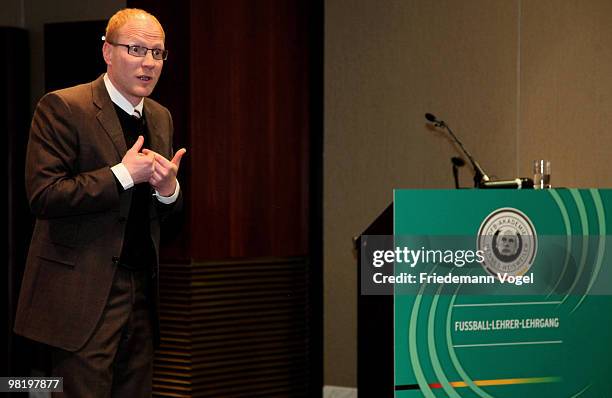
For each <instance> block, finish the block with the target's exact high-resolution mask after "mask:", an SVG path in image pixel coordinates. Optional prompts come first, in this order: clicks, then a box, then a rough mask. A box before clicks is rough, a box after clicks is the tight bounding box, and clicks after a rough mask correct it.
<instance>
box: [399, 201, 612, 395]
mask: <svg viewBox="0 0 612 398" xmlns="http://www.w3.org/2000/svg"><path fill="white" fill-rule="evenodd" d="M394 206H395V207H394V238H395V249H396V251H397V253H396V255H395V257H394V258H395V264H394V269H395V271H394V273H395V275H396V276H397V275H400V274H402V273H404V274H406V275H408V274H413V275H414V277H411V278H413V279H412V283H410V282H407V280H408V279H409V278H403V279H402V280H403V281H404V282H401V283H398V282H395V283H394V286H393V288H394V289H395V290H394V291H395V294H394V318H395V319H394V334H395V335H394V355H395V360H394V363H395V397H397V398H413V397H486V398H491V397H500V398H515V397H521V398H527V397H538V398H543V397H551V398H552V397H554V398H560V397H568V398H569V397H612V377H611V376H610V372H612V295H611V294H610V291H611V289H610V286H609V285H610V284H612V253H611V251H612V243H610V244H608V233H609V231H611V230H612V190H599V189H588V190H587V189H585V190H582V189H581V190H572V189H559V190H542V191H508V190H490V191H482V190H452V191H451V190H397V191H395V193H394ZM406 248H408V249H410V250H414V251H415V253H416V251H420V252H421V254H420V255H421V257H420V262H419V261H412V264H409V263H410V261H408V260H406V258H403V257H402V256H400V255H399V254H402V249H404V250H405V249H406ZM433 248H435V249H436V250H438V253H439V252H440V250H442V249H448V250H442V251H443V253H442V254H444V255H447V254H448V256H447V257H445V258H443V257H442V255H440V256H438V257H435V256H433V260H430V261H425V260H424V259H425V254H426V253H427V252H428V250H429V249H432V250H433ZM459 249H463V250H459ZM466 250H468V251H469V250H472V251H473V252H474V253H476V254H474V255H473V256H472V257H473V258H471V260H472V261H471V262H468V264H465V262H463V263H464V264H461V265H460V266H457V265H456V259H457V256H456V255H457V253H459V252H461V253H463V255H464V254H465V252H466ZM431 253H434V251H432V252H431ZM453 255H455V258H453ZM412 258H413V259H414V258H415V257H412ZM398 259H400V260H401V261H399V262H398ZM434 274H436V275H437V277H438V278H437V279H427V276H431V275H434ZM461 275H469V276H470V278H472V277H476V279H473V278H472V279H465V280H463V281H461V282H458V281H456V280H455V281H452V280H451V277H452V276H457V277H458V276H461ZM502 276H503V277H505V278H507V277H508V276H512V277H514V278H515V279H516V278H517V277H520V278H526V279H525V281H526V283H525V284H512V283H501V281H500V277H502ZM478 277H481V278H480V279H478ZM486 277H490V279H488V280H487V281H485V279H484V278H486ZM529 278H531V279H529ZM483 281H485V282H483ZM506 282H507V281H506Z"/></svg>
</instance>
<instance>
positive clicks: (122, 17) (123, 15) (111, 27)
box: [105, 8, 166, 42]
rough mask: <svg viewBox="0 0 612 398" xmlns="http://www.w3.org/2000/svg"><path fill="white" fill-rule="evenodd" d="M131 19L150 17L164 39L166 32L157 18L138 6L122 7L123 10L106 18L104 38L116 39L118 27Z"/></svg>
mask: <svg viewBox="0 0 612 398" xmlns="http://www.w3.org/2000/svg"><path fill="white" fill-rule="evenodd" d="M131 19H135V20H138V19H141V20H144V19H150V20H151V21H153V22H154V23H155V24H156V25H157V26H158V27H159V30H160V32H161V35H162V38H163V39H164V40H165V38H166V33H165V32H164V28H163V27H162V26H161V24H160V23H159V21H158V20H157V18H155V16H154V15H153V14H149V13H148V12H146V11H145V10H141V9H139V8H124V9H123V10H119V11H117V12H116V13H115V15H113V16H112V17H111V18H110V19H109V20H108V24H107V25H106V34H105V36H106V39H107V40H109V41H112V42H115V41H117V38H118V35H119V29H121V27H122V26H124V25H125V24H126V23H127V22H128V21H129V20H131Z"/></svg>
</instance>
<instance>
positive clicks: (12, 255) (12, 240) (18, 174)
mask: <svg viewBox="0 0 612 398" xmlns="http://www.w3.org/2000/svg"><path fill="white" fill-rule="evenodd" d="M0 47H1V48H2V49H3V54H4V61H3V62H1V63H0V98H1V101H0V131H2V132H3V133H4V134H3V145H2V148H3V151H4V155H3V158H4V162H5V163H4V170H5V177H4V181H5V184H6V185H5V190H4V195H3V196H2V198H3V202H4V203H3V204H4V206H3V207H2V208H3V209H5V213H4V217H3V220H2V221H3V222H2V225H4V226H5V228H6V229H5V231H6V233H7V235H8V236H7V240H6V241H5V242H6V243H5V245H6V246H5V247H4V252H5V253H6V257H5V258H6V259H7V262H6V266H5V267H4V272H3V273H2V277H1V278H0V280H1V281H2V286H4V288H3V289H2V291H3V292H4V294H3V301H2V304H3V308H5V313H6V314H7V317H6V318H3V322H2V331H3V333H2V336H3V339H2V341H3V347H2V348H3V349H2V351H1V352H0V356H1V357H2V358H3V360H2V367H1V368H0V371H2V374H5V375H24V374H27V373H23V372H26V371H27V370H28V366H29V365H28V363H27V360H28V355H23V354H24V352H27V351H25V350H27V349H28V348H27V347H25V346H24V341H23V340H22V339H20V338H18V337H16V336H14V335H13V334H12V325H13V320H14V315H15V306H16V303H17V296H18V294H19V286H20V285H21V278H22V275H23V266H24V264H25V257H26V250H27V245H28V243H29V240H30V236H31V229H32V219H31V217H30V212H29V208H28V203H27V199H26V196H25V187H24V169H25V161H24V159H25V147H26V144H27V137H28V128H29V122H30V120H29V119H30V112H29V95H30V90H29V87H30V84H29V82H30V76H29V71H30V68H29V47H28V34H27V31H25V30H24V29H20V28H0Z"/></svg>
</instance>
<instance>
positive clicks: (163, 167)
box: [142, 148, 187, 196]
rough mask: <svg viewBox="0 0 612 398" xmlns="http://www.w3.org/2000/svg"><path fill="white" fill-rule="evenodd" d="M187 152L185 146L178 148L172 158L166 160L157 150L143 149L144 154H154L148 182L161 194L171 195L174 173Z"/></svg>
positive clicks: (174, 182) (174, 184)
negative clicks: (151, 171) (151, 172)
mask: <svg viewBox="0 0 612 398" xmlns="http://www.w3.org/2000/svg"><path fill="white" fill-rule="evenodd" d="M186 152H187V150H186V149H185V148H181V149H179V150H178V151H177V152H176V153H175V154H174V157H173V158H172V160H168V159H166V158H165V157H163V156H162V155H160V154H159V153H157V152H154V151H152V150H150V149H143V150H142V153H144V154H145V155H149V154H153V155H155V161H154V168H153V174H152V175H151V178H150V179H149V184H150V185H151V186H152V187H153V188H154V189H155V190H156V191H157V192H159V194H160V195H161V196H172V194H173V193H174V190H175V189H176V173H177V172H178V169H179V165H180V164H181V158H182V157H183V155H184V154H185V153H186Z"/></svg>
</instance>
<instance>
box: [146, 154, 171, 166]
mask: <svg viewBox="0 0 612 398" xmlns="http://www.w3.org/2000/svg"><path fill="white" fill-rule="evenodd" d="M142 152H143V153H146V154H149V153H153V154H155V160H156V161H157V162H159V163H161V164H163V165H164V166H165V167H166V168H168V167H170V166H171V165H172V163H171V162H170V161H169V160H168V159H166V158H165V157H164V156H163V155H160V154H159V153H157V152H155V151H152V150H150V149H143V150H142Z"/></svg>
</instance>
